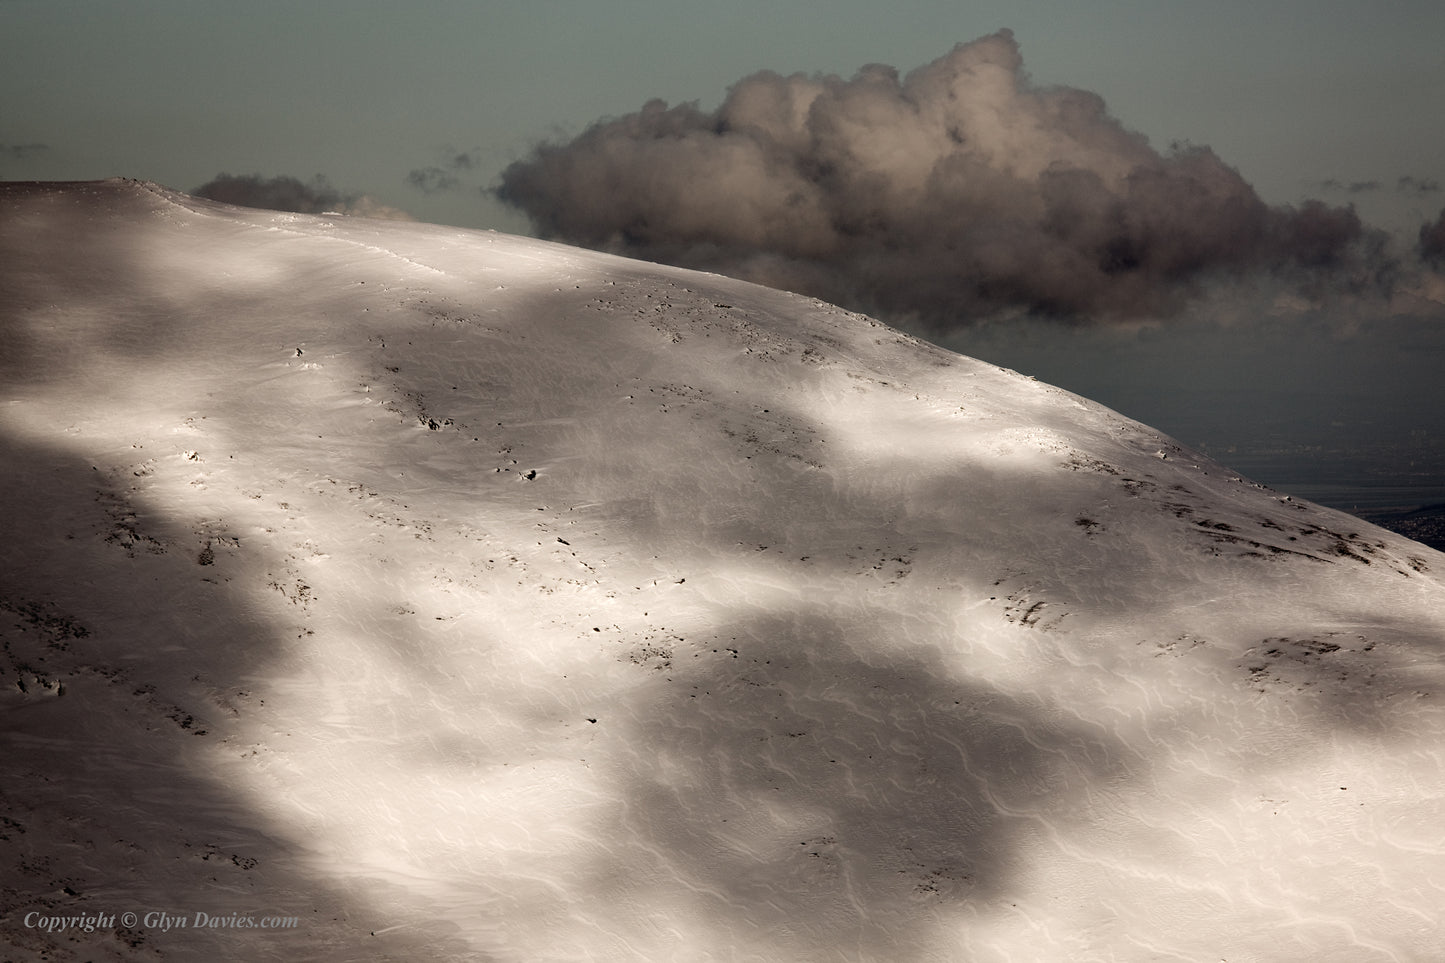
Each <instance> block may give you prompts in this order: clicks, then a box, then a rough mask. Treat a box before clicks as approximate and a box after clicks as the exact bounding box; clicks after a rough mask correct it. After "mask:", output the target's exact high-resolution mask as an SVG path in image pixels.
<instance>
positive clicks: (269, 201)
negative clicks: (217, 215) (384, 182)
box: [191, 174, 411, 220]
mask: <svg viewBox="0 0 1445 963" xmlns="http://www.w3.org/2000/svg"><path fill="white" fill-rule="evenodd" d="M191 193H192V194H194V195H196V196H197V197H206V198H210V199H211V200H213V201H221V202H222V203H225V204H237V205H240V206H242V207H259V208H265V209H266V210H272V211H292V212H295V213H300V214H323V213H327V212H332V211H334V212H337V213H341V214H352V215H356V216H360V217H381V218H388V219H391V220H411V216H410V215H409V214H407V213H406V212H405V211H401V210H398V209H396V208H394V207H388V206H386V205H384V204H382V203H380V202H379V201H377V200H375V199H374V198H371V197H368V196H367V195H365V194H362V193H360V192H347V191H341V190H339V189H337V188H335V187H333V186H332V185H331V182H330V181H329V180H327V179H326V177H325V176H324V175H321V174H317V175H316V176H315V177H313V178H312V179H311V180H310V181H309V182H306V181H302V180H299V179H298V178H295V177H289V176H286V175H280V176H277V177H269V178H267V177H262V176H261V175H260V174H241V175H235V174H218V175H216V176H215V177H214V178H212V179H211V180H209V181H207V182H206V183H204V184H202V185H201V186H200V187H197V188H195V189H194V190H192V191H191Z"/></svg>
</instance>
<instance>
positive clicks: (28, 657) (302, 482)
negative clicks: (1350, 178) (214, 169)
mask: <svg viewBox="0 0 1445 963" xmlns="http://www.w3.org/2000/svg"><path fill="white" fill-rule="evenodd" d="M0 325H3V331H0V336H3V347H0V384H3V389H0V438H3V444H4V446H5V449H6V450H5V452H4V456H3V467H0V485H3V496H0V497H3V502H0V504H3V506H4V510H5V522H4V526H5V534H6V537H5V538H4V539H3V541H0V552H3V562H0V639H3V644H4V648H3V653H0V685H3V695H0V720H3V730H0V731H3V734H0V751H3V755H0V775H3V781H0V941H3V942H5V943H8V945H9V949H8V950H7V952H6V954H5V958H6V959H16V960H40V959H49V960H56V959H62V960H64V959H76V960H81V959H85V960H99V959H122V960H153V959H158V958H159V959H200V958H205V957H206V955H207V954H209V955H210V956H211V957H213V958H225V959H247V960H267V959H273V960H295V959H320V960H336V961H342V960H378V959H390V960H422V959H434V960H492V961H507V963H514V961H515V963H521V961H534V960H553V961H562V960H579V961H580V960H678V961H704V960H707V961H745V960H748V961H751V960H760V961H825V960H826V961H838V960H869V961H874V960H876V961H925V960H930V961H932V960H938V961H945V960H946V961H979V963H1003V961H1053V960H1058V961H1064V960H1068V961H1090V960H1097V961H1106V960H1152V959H1158V960H1211V961H1212V960H1229V961H1242V960H1311V961H1325V960H1338V961H1350V963H1360V961H1386V960H1394V961H1405V960H1410V961H1416V960H1432V959H1439V958H1442V957H1445V922H1442V916H1441V913H1440V908H1441V907H1442V906H1445V713H1442V708H1441V705H1440V702H1441V700H1442V695H1445V664H1442V657H1445V645H1442V640H1445V586H1442V582H1441V575H1442V573H1445V555H1441V554H1440V553H1437V552H1434V551H1432V550H1430V549H1427V548H1425V547H1423V546H1421V545H1419V544H1417V543H1414V542H1410V541H1408V540H1406V539H1403V538H1401V537H1399V536H1395V535H1392V534H1390V533H1387V532H1385V531H1383V530H1381V529H1377V528H1374V527H1372V526H1369V525H1366V524H1365V523H1363V522H1360V521H1359V520H1357V519H1354V518H1351V517H1349V516H1347V515H1343V514H1340V513H1337V512H1333V511H1330V510H1327V509H1322V508H1319V507H1316V506H1314V505H1310V504H1307V503H1304V502H1301V501H1297V500H1291V499H1289V498H1288V497H1287V496H1285V495H1283V494H1281V493H1277V492H1273V491H1269V490H1267V489H1263V488H1261V487H1260V486H1258V485H1255V484H1253V483H1251V482H1250V481H1248V480H1247V479H1243V478H1241V477H1239V476H1238V475H1237V474H1235V473H1232V472H1230V471H1229V470H1228V469H1226V468H1224V467H1222V466H1220V465H1218V464H1216V463H1214V462H1211V461H1208V460H1206V459H1205V458H1203V457H1201V456H1200V455H1198V454H1197V453H1195V452H1192V451H1189V450H1187V449H1183V448H1181V447H1180V446H1178V445H1177V444H1176V443H1174V442H1173V441H1171V440H1170V439H1168V438H1165V437H1162V436H1160V435H1159V434H1158V433H1156V432H1154V431H1151V430H1150V429H1148V428H1146V427H1144V426H1142V425H1140V424H1137V423H1135V422H1132V421H1129V420H1127V419H1125V418H1122V417H1120V416H1119V415H1117V414H1115V413H1113V412H1111V411H1109V410H1107V409H1104V408H1102V407H1100V406H1098V405H1095V404H1092V403H1090V402H1088V401H1085V400H1083V399H1081V398H1078V397H1076V396H1073V395H1070V394H1068V393H1066V392H1063V391H1060V390H1058V389H1055V388H1052V387H1049V386H1048V385H1044V384H1040V383H1038V382H1036V381H1033V380H1031V379H1028V378H1024V377H1021V376H1019V375H1017V374H1015V373H1012V372H1009V371H1005V370H1001V369H998V368H995V367H992V366H990V365H986V364H982V363H980V362H977V361H974V360H971V359H969V358H965V357H961V356H958V355H954V354H951V353H948V352H946V351H943V350H941V349H938V348H935V347H932V346H929V345H926V344H923V343H920V342H918V341H915V340H913V339H911V338H908V337H905V336H903V335H901V334H899V333H897V332H896V331H894V330H891V329H890V328H888V327H885V326H883V325H881V324H879V323H877V322H875V321H872V320H870V319H868V318H865V317H861V316H858V315H855V314H851V313H848V312H845V311H842V310H840V309H837V308H834V307H831V306H828V305H826V304H823V303H821V302H817V301H813V300H809V299H806V298H801V297H797V296H793V295H789V294H784V293H780V292H777V291H772V290H768V289H765V288H760V287H755V286H752V285H748V284H744V283H741V282H737V281H733V280H729V279H725V278H721V277H716V276H711V275H704V274H698V273H694V272H687V271H682V270H677V269H673V268H667V267H661V266H657V265H651V264H644V263H640V262H635V261H628V260H623V259H619V258H614V257H610V256H605V255H602V254H597V253H591V252H586V251H581V250H577V249H572V248H567V247H562V246H558V245H552V244H547V243H543V242H539V241H534V240H528V239H523V238H516V237H508V236H504V235H498V234H493V233H487V232H471V231H459V230H455V229H451V228H441V227H434V226H426V225H416V224H405V223H396V222H381V221H367V220H360V219H350V218H340V217H326V216H322V217H310V216H300V215H291V214H278V213H273V212H263V211H254V210H243V209H239V208H230V207H225V206H221V205H216V204H212V203H210V202H206V201H200V200H196V199H193V198H189V197H186V196H184V195H180V194H176V193H172V192H169V191H167V190H164V189H161V188H158V187H155V186H154V185H148V184H141V183H136V182H130V181H107V182H100V183H85V184H70V185H62V184H48V185H17V184H4V185H0ZM126 913H133V914H135V918H134V920H133V921H131V920H129V919H128V918H127V917H126V916H125V914H126ZM157 913H163V914H165V917H164V918H163V917H160V916H156V915H153V914H157ZM84 914H99V915H100V916H101V917H102V918H101V919H100V923H99V925H96V926H94V927H93V928H92V929H90V931H86V929H84V928H82V927H80V926H77V925H69V926H67V927H66V928H64V929H60V928H58V924H52V928H51V930H50V931H48V932H47V930H46V929H45V928H44V927H43V926H42V925H41V923H42V921H43V920H44V919H47V918H52V917H70V916H77V915H84ZM148 914H150V915H148ZM197 914H203V915H201V916H198V915H197ZM270 917H279V918H282V919H283V920H286V919H292V918H294V925H286V926H285V927H284V928H281V929H273V928H269V927H262V926H260V925H259V924H260V923H261V922H262V921H263V920H265V919H267V918H270ZM176 920H180V921H182V922H183V923H184V924H185V925H178V924H177V923H176ZM218 921H219V922H218ZM248 921H249V922H250V923H252V924H257V925H247V923H248Z"/></svg>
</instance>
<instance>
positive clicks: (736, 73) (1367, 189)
mask: <svg viewBox="0 0 1445 963" xmlns="http://www.w3.org/2000/svg"><path fill="white" fill-rule="evenodd" d="M1001 27H1009V28H1011V29H1013V31H1014V33H1015V35H1016V37H1017V38H1018V41H1019V43H1020V45H1021V47H1022V51H1023V56H1024V62H1025V66H1026V68H1027V70H1028V71H1029V72H1030V74H1031V75H1032V77H1033V79H1034V80H1035V81H1036V82H1037V83H1041V84H1064V85H1068V86H1074V87H1080V88H1083V89H1086V90H1092V91H1094V92H1096V93H1098V94H1100V95H1102V96H1103V97H1104V98H1105V99H1106V101H1107V102H1108V104H1109V107H1110V109H1111V111H1112V112H1113V113H1114V115H1115V116H1117V117H1118V118H1119V119H1121V120H1122V121H1123V122H1124V123H1125V124H1126V126H1128V127H1130V128H1132V129H1134V130H1137V131H1140V132H1141V133H1144V134H1145V135H1147V136H1148V137H1149V139H1150V140H1151V142H1152V143H1154V144H1155V145H1156V146H1161V147H1162V146H1164V145H1167V144H1169V143H1170V142H1171V141H1176V140H1187V141H1191V142H1193V143H1196V144H1207V145H1209V146H1211V147H1213V148H1214V149H1215V151H1216V152H1217V153H1218V154H1219V155H1220V156H1221V157H1222V158H1223V159H1224V160H1225V161H1226V162H1228V163H1230V164H1232V165H1234V166H1236V167H1237V168H1238V169H1239V170H1240V171H1241V173H1242V174H1243V175H1244V176H1245V178H1246V179H1247V180H1249V181H1250V182H1251V183H1252V184H1253V185H1254V186H1255V188H1256V189H1257V190H1258V191H1259V193H1260V194H1261V195H1262V196H1263V198H1264V199H1265V200H1266V201H1268V202H1270V203H1276V204H1279V203H1293V202H1296V201H1298V200H1301V199H1303V198H1305V197H1309V196H1319V197H1323V198H1324V199H1326V200H1329V201H1331V202H1332V203H1344V202H1347V201H1348V202H1354V203H1355V204H1356V205H1357V207H1358V208H1359V210H1360V212H1361V213H1362V215H1364V216H1365V217H1366V218H1367V219H1368V220H1371V221H1372V222H1376V223H1379V224H1381V225H1382V226H1388V227H1393V228H1401V229H1413V228H1414V227H1415V226H1418V224H1419V223H1421V222H1423V221H1424V220H1425V219H1426V218H1427V217H1433V216H1434V215H1435V214H1436V213H1437V212H1438V211H1439V209H1440V207H1441V205H1442V204H1445V195H1442V194H1441V193H1440V191H1439V190H1438V189H1437V190H1435V191H1434V192H1428V191H1427V192H1420V191H1418V190H1416V191H1406V192H1402V191H1400V190H1398V185H1399V182H1400V179H1401V178H1411V179H1413V180H1412V181H1411V182H1410V183H1411V184H1426V185H1429V184H1432V183H1434V184H1438V183H1440V182H1445V125H1442V124H1441V123H1440V121H1439V118H1440V108H1439V105H1440V101H1441V98H1442V95H1445V48H1442V47H1441V39H1442V38H1445V4H1440V3H1438V2H1434V0H1374V2H1370V3H1363V2H1330V0H1308V2H1304V0H1255V2H1244V0H1214V2H1211V3H1207V4H1199V3H1184V2H1163V0H1154V2H1145V0H1102V2H1093V3H1087V4H1084V3H1073V2H1070V3H1064V2H1048V3H1043V2H1017V0H1014V2H1007V3H1005V2H992V0H990V2H972V3H969V2H942V0H902V2H893V3H890V4H881V3H862V2H855V0H842V2H839V0H830V2H821V0H803V2H798V0H793V2H789V0H783V2H767V3H763V2H758V0H735V2H732V3H727V4H723V3H716V2H710V3H698V2H696V0H668V2H660V0H624V2H614V3H595V2H590V3H580V2H563V0H539V2H537V3H533V4H530V5H525V6H524V5H521V4H512V3H496V2H481V0H409V2H406V3H402V2H385V0H307V2H304V3H298V2H279V0H251V2H248V3H245V4H237V3H219V2H212V0H126V2H119V0H0V177H4V178H6V179H89V178H98V177H107V176H112V175H124V176H132V177H140V178H144V179H149V180H155V181H159V182H161V183H164V184H167V185H168V186H172V187H176V188H180V189H183V190H184V189H190V188H193V187H196V186H198V185H200V184H202V183H204V182H205V181H207V180H209V179H210V178H212V177H214V176H215V175H216V174H218V173H220V172H222V171H226V172H230V173H234V174H262V175H265V176H267V177H270V176H275V175H281V174H285V175H292V176H296V177H300V178H303V179H308V178H310V177H311V176H313V175H316V174H324V175H326V176H327V177H328V178H329V179H330V181H331V182H332V184H333V185H335V186H336V187H338V188H340V189H342V190H346V191H361V192H365V193H367V194H369V195H371V196H373V197H375V198H376V199H378V200H379V201H381V202H383V203H385V204H389V205H391V206H395V207H399V208H402V209H404V210H406V211H408V212H410V213H412V214H413V215H415V216H417V217H419V218H421V219H424V220H430V221H440V222H446V223H454V224H462V225H466V226H490V227H498V228H501V229H506V230H524V229H525V223H524V222H523V221H522V220H521V219H520V218H519V217H518V216H516V215H514V214H511V213H510V212H507V211H504V210H501V209H499V208H498V207H496V206H495V205H494V204H493V203H492V202H490V201H488V200H487V199H486V198H484V197H483V196H482V195H481V192H480V190H479V188H481V187H484V186H486V185H488V184H490V183H491V182H492V180H493V179H494V178H495V176H496V173H497V172H498V171H499V170H500V169H501V168H502V167H503V166H505V165H506V164H507V163H508V162H509V161H512V160H515V159H517V158H519V157H521V156H522V155H523V154H525V153H526V151H527V150H528V148H529V147H530V146H531V145H532V144H533V143H534V142H536V141H537V140H538V139H541V138H546V137H555V136H562V135H571V134H576V133H578V132H579V131H580V130H582V129H583V128H584V127H585V126H586V125H587V124H589V123H590V122H592V121H593V120H596V119H598V118H600V117H604V116H613V115H618V114H623V113H627V112H629V111H633V110H636V109H637V108H638V107H640V106H641V105H642V103H643V102H645V101H646V100H648V99H650V98H653V97H659V98H662V99H664V100H666V101H668V102H670V103H677V102H679V101H687V100H697V101H700V102H701V103H702V105H703V106H704V107H711V106H714V105H716V104H717V103H718V102H719V101H720V100H721V98H722V96H723V94H724V92H725V91H726V89H727V87H728V86H729V85H730V84H732V83H733V82H735V81H736V80H738V79H740V78H742V77H743V76H745V75H747V74H749V73H751V72H753V71H756V70H760V69H772V70H776V71H778V72H781V73H792V72H825V73H835V74H840V75H842V76H845V77H846V76H850V75H851V74H852V73H853V72H854V71H856V70H857V68H859V67H861V66H862V65H864V64H866V63H887V64H891V65H894V66H897V67H899V68H900V69H901V70H904V71H907V70H909V69H911V68H913V67H916V66H918V65H920V64H923V63H925V62H927V61H930V60H932V59H934V58H936V57H938V56H940V55H942V54H943V53H945V52H947V51H948V50H949V49H950V48H951V47H952V46H953V45H954V44H955V43H959V42H963V41H968V40H972V39H975V38H977V37H979V36H982V35H984V34H987V33H991V32H993V31H995V30H997V29H999V28H1001ZM462 152H465V153H466V154H467V155H468V156H469V157H470V158H473V159H475V160H476V161H477V164H476V166H475V167H473V168H472V169H471V170H470V171H468V172H467V175H468V176H467V178H466V179H464V184H463V187H464V188H465V189H464V190H457V191H450V192H443V193H436V194H433V195H430V196H428V195H426V194H424V193H423V192H422V191H420V190H419V189H417V188H416V187H413V186H411V185H409V184H408V183H407V181H406V175H407V174H408V172H410V171H412V170H415V169H419V168H424V167H427V166H430V165H435V164H438V163H441V162H443V161H445V160H446V159H447V158H449V157H454V156H455V155H456V154H458V153H462ZM1350 185H1355V190H1354V191H1353V192H1352V191H1350V190H1349V188H1350Z"/></svg>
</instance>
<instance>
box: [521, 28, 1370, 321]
mask: <svg viewBox="0 0 1445 963" xmlns="http://www.w3.org/2000/svg"><path fill="white" fill-rule="evenodd" d="M496 194H497V196H498V197H500V198H501V199H502V200H504V201H506V202H508V203H510V204H512V205H514V206H516V207H518V208H520V209H521V210H522V211H524V212H526V214H527V215H528V216H529V217H530V218H531V220H532V221H533V224H534V225H535V227H536V229H537V230H538V231H539V232H540V233H542V234H543V235H545V236H549V237H553V238H558V239H561V240H565V241H569V242H572V243H577V244H582V245H586V246H592V247H600V248H607V249H612V250H617V251H620V252H623V253H628V254H633V255H637V256H641V257H645V258H649V259H652V260H660V261H670V262H673V263H679V264H685V265H689V266H695V267H704V268H708V269H711V270H718V271H723V272H726V273H731V274H735V275H740V276H743V277H746V278H750V279H752V280H756V281H761V282H763V283H767V284H773V285H775V286H778V287H783V288H789V289H792V290H798V291H804V292H807V293H810V294H815V295H818V296H821V297H826V298H828V299H830V300H833V301H837V302H840V303H845V304H849V305H853V306H858V307H862V308H864V309H867V310H872V311H875V312H877V313H880V314H884V315H885V316H888V317H889V318H890V319H896V320H902V321H905V322H906V321H912V322H914V323H916V324H918V325H919V326H921V327H925V328H934V329H937V328H947V327H949V326H951V325H954V324H958V323H961V321H962V319H972V318H977V317H979V316H987V315H997V314H1007V313H1018V312H1027V313H1033V314H1040V315H1049V316H1055V317H1068V318H1092V319H1108V318H1133V317H1145V316H1151V317H1152V316H1161V315H1168V314H1170V313H1173V312H1175V311H1177V310H1178V309H1180V308H1181V306H1182V305H1183V304H1185V303H1186V302H1187V301H1188V300H1189V299H1190V297H1191V296H1192V295H1193V294H1195V293H1196V292H1198V291H1199V290H1201V289H1202V288H1203V286H1204V285H1205V284H1206V282H1208V281H1209V280H1211V279H1212V278H1215V277H1221V276H1224V277H1229V276H1236V277H1237V276H1240V275H1244V274H1249V273H1252V272H1258V271H1269V272H1279V273H1284V274H1295V275H1302V276H1310V277H1317V276H1318V275H1320V274H1322V273H1323V272H1325V271H1333V272H1336V273H1341V274H1346V275H1349V276H1352V277H1355V278H1359V277H1361V276H1368V275H1371V272H1372V270H1373V268H1372V266H1371V264H1370V263H1369V255H1368V253H1366V249H1367V248H1369V247H1370V246H1371V245H1370V241H1371V239H1370V232H1369V231H1367V229H1366V228H1365V227H1364V226H1363V225H1362V224H1361V222H1360V220H1359V218H1358V217H1357V216H1356V214H1355V213H1354V211H1353V210H1352V209H1351V208H1348V207H1332V206H1329V205H1326V204H1324V203H1321V202H1317V201H1312V202H1309V203H1306V204H1304V205H1303V206H1300V207H1298V208H1295V207H1271V206H1269V205H1266V204H1265V203H1264V202H1263V201H1262V200H1261V199H1260V198H1259V196H1258V195H1257V194H1256V192H1255V191H1254V189H1253V188H1252V187H1251V186H1250V185H1249V184H1248V183H1246V182H1245V181H1244V179H1243V178H1242V177H1241V176H1240V175H1239V173H1238V172H1237V171H1235V170H1234V169H1233V168H1232V167H1230V166H1229V165H1227V164H1226V163H1225V162H1224V161H1222V160H1221V159H1220V158H1219V157H1217V156H1216V155H1215V154H1214V153H1213V152H1212V151H1210V150H1209V149H1208V148H1207V147H1196V146H1178V147H1175V148H1173V149H1170V150H1168V151H1165V152H1162V153H1161V152H1159V151H1157V150H1155V149H1154V148H1152V147H1151V146H1150V145H1149V143H1148V141H1147V140H1146V138H1145V137H1144V136H1142V135H1140V134H1138V133H1135V132H1133V131H1130V130H1127V129H1126V128H1124V126H1123V125H1122V124H1120V123H1119V121H1118V120H1116V119H1115V118H1114V117H1112V116H1111V115H1110V114H1109V112H1108V110H1107V109H1106V107H1105V104H1104V102H1103V100H1102V99H1101V98H1099V97H1098V96H1097V95H1095V94H1092V93H1089V92H1087V91H1083V90H1077V89H1073V88H1068V87H1040V86H1036V85H1034V84H1033V83H1032V82H1031V81H1030V80H1029V78H1028V76H1027V75H1026V74H1025V72H1024V70H1023V61H1022V58H1021V56H1020V54H1019V48H1018V45H1017V43H1016V42H1015V40H1014V37H1013V35H1012V33H1010V32H1009V31H1001V32H999V33H997V34H994V35H991V36H987V37H983V38H981V39H979V40H976V41H973V42H972V43H967V44H960V45H958V46H957V47H955V48H954V49H953V50H952V51H951V52H949V53H948V54H946V55H945V56H943V57H941V58H939V59H938V60H936V61H934V62H932V63H930V64H927V65H925V66H923V67H920V68H919V69H917V70H915V71H913V72H911V73H909V74H908V75H907V76H905V77H902V78H901V79H900V77H899V74H898V71H896V70H895V69H894V68H891V67H886V66H880V65H871V66H867V67H864V68H863V69H862V70H860V71H859V72H858V73H857V74H856V75H855V76H854V77H853V78H852V79H850V80H842V79H840V78H838V77H831V76H805V75H800V74H795V75H792V76H786V77H785V76H781V75H779V74H775V73H770V72H764V73H758V74H753V75H751V76H749V77H746V78H744V79H742V80H740V81H739V82H738V83H736V84H735V85H734V86H733V87H732V88H731V89H730V90H729V92H728V95H727V97H726V99H725V100H724V102H723V104H722V105H721V106H720V107H719V108H718V109H717V110H715V111H703V110H700V109H699V108H698V107H697V106H696V105H695V104H682V105H679V106H675V107H669V106H667V105H666V104H665V103H664V102H662V101H652V102H650V103H648V104H646V105H645V106H644V107H643V108H642V109H641V110H640V111H637V112H636V113H632V114H628V115H626V116H623V117H619V118H616V119H609V120H603V121H599V122H598V123H596V124H594V125H593V126H591V127H590V128H589V129H587V130H586V131H585V132H583V133H582V134H581V135H580V136H578V137H577V138H575V139H573V140H572V141H570V142H567V143H547V144H542V145H540V146H538V147H537V148H536V149H535V150H534V151H533V152H532V154H531V155H530V156H529V157H527V158H526V159H524V160H521V161H519V162H517V163H514V164H512V165H511V166H510V167H508V168H507V169H506V170H505V171H504V172H503V175H502V178H501V182H500V186H499V187H498V188H497V189H496Z"/></svg>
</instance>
